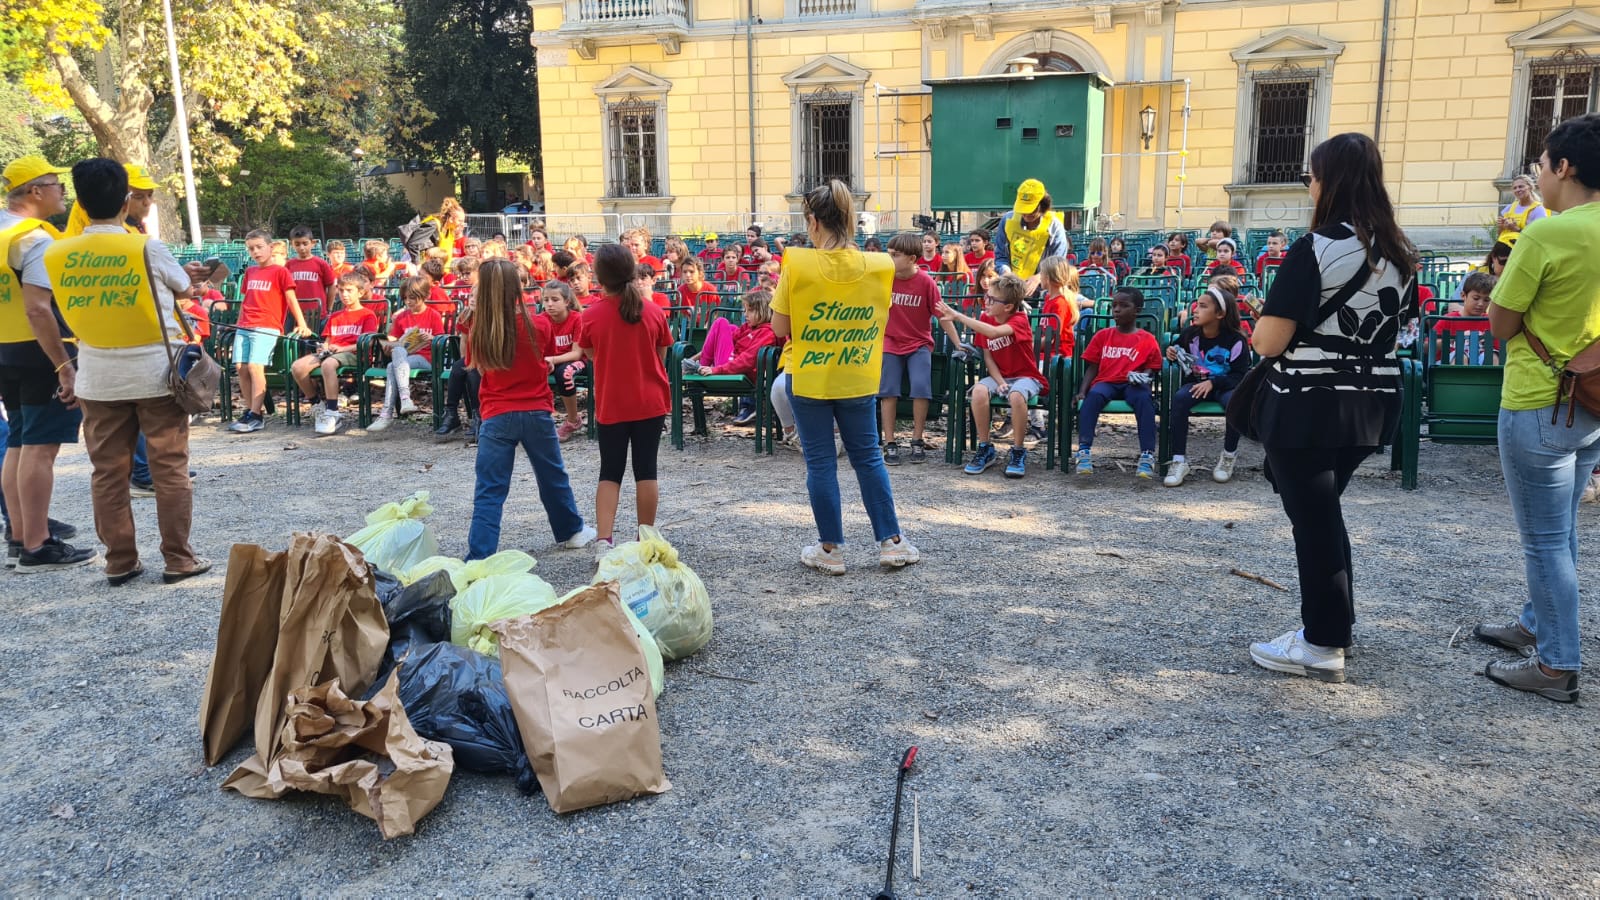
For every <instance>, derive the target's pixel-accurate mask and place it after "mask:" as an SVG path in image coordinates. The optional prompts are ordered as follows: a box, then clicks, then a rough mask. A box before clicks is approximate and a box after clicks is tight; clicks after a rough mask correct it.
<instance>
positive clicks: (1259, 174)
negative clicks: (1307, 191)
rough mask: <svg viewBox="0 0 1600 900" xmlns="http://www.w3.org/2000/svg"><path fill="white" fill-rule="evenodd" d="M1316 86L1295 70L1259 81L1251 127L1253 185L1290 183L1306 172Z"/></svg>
mask: <svg viewBox="0 0 1600 900" xmlns="http://www.w3.org/2000/svg"><path fill="white" fill-rule="evenodd" d="M1312 85H1313V82H1312V81H1311V80H1310V79H1309V78H1306V77H1305V76H1304V75H1303V74H1302V73H1299V72H1298V71H1294V70H1292V69H1291V70H1290V71H1288V72H1284V71H1283V70H1274V72H1273V73H1269V74H1268V75H1266V76H1264V77H1258V78H1257V79H1256V82H1255V110H1254V112H1255V115H1254V116H1253V118H1252V124H1251V128H1250V149H1251V154H1250V180H1251V182H1252V183H1253V184H1289V183H1291V182H1294V181H1297V180H1299V178H1300V173H1301V172H1304V171H1305V168H1306V162H1307V158H1308V157H1307V154H1308V153H1309V152H1310V150H1311V108H1312V107H1311V101H1312V96H1313V93H1314V90H1313V86H1312Z"/></svg>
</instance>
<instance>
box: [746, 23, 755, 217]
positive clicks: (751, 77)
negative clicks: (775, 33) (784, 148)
mask: <svg viewBox="0 0 1600 900" xmlns="http://www.w3.org/2000/svg"><path fill="white" fill-rule="evenodd" d="M755 23H756V0H745V18H744V79H745V95H746V97H745V99H746V100H747V101H748V106H749V107H750V222H752V223H753V222H755V220H756V65H755V56H756V50H755V47H756V38H755Z"/></svg>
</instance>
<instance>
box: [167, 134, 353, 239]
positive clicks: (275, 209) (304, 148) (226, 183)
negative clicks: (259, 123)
mask: <svg viewBox="0 0 1600 900" xmlns="http://www.w3.org/2000/svg"><path fill="white" fill-rule="evenodd" d="M246 173H248V174H246ZM351 186H352V185H351V169H350V163H349V162H347V161H346V160H345V158H344V157H343V156H342V155H340V154H337V153H335V152H333V150H331V149H330V148H329V145H328V138H327V136H326V135H323V134H319V133H315V132H307V131H299V132H295V133H294V134H293V135H292V136H291V137H287V138H286V137H283V136H280V135H272V136H270V137H267V138H266V139H264V140H261V141H256V142H253V143H247V144H245V145H244V146H243V147H241V148H240V155H239V165H238V168H237V169H236V170H234V174H232V175H222V174H208V175H206V176H205V177H204V178H203V179H202V180H201V183H200V185H199V191H200V201H201V209H202V210H203V211H204V215H203V218H205V219H206V221H208V222H226V223H229V224H231V225H233V227H234V229H235V230H236V231H237V232H245V231H249V230H250V229H252V228H268V229H270V228H273V227H274V226H275V225H276V224H277V219H278V213H279V211H280V210H281V209H282V208H283V206H284V204H285V203H286V202H288V201H289V200H290V198H294V199H295V200H296V201H297V202H299V203H301V204H316V203H320V202H322V201H323V200H324V199H326V198H328V197H329V196H332V195H335V194H337V193H339V192H340V191H341V189H342V190H344V191H349V190H350V188H351Z"/></svg>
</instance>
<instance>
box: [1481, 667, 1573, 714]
mask: <svg viewBox="0 0 1600 900" xmlns="http://www.w3.org/2000/svg"><path fill="white" fill-rule="evenodd" d="M1483 674H1484V675H1485V676H1487V677H1488V679H1489V680H1490V681H1494V682H1497V683H1499V684H1503V685H1505V686H1506V687H1508V688H1516V689H1517V690H1519V691H1527V692H1528V693H1530V694H1538V695H1539V696H1541V697H1544V698H1545V699H1547V700H1554V701H1556V702H1557V703H1576V702H1578V673H1577V672H1561V673H1559V674H1557V675H1555V676H1554V677H1552V676H1550V675H1546V674H1545V673H1544V670H1543V669H1541V668H1539V658H1538V657H1536V656H1530V657H1528V658H1527V659H1519V660H1517V661H1516V662H1500V661H1498V660H1496V661H1495V662H1491V663H1489V664H1488V665H1487V666H1484V668H1483Z"/></svg>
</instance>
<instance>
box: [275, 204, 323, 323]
mask: <svg viewBox="0 0 1600 900" xmlns="http://www.w3.org/2000/svg"><path fill="white" fill-rule="evenodd" d="M315 245H316V240H315V239H314V238H313V237H312V235H311V229H309V228H307V227H305V226H304V225H299V226H296V227H295V229H294V230H293V231H290V232H289V246H290V247H292V248H293V249H294V259H291V260H289V261H287V262H285V263H284V266H283V267H284V268H286V269H288V270H289V275H290V276H291V277H292V278H294V295H295V296H296V297H298V298H299V300H300V308H301V309H302V310H304V311H312V310H314V311H316V312H318V313H321V314H326V313H327V312H328V291H329V290H330V289H331V288H332V287H333V280H334V277H335V276H334V274H333V266H332V265H330V264H329V263H328V261H327V260H325V259H319V258H318V257H315V256H312V255H311V250H312V248H313V247H314V246H315Z"/></svg>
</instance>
